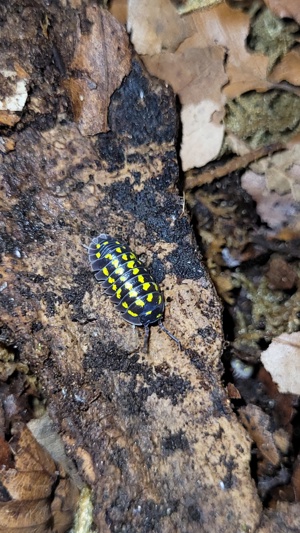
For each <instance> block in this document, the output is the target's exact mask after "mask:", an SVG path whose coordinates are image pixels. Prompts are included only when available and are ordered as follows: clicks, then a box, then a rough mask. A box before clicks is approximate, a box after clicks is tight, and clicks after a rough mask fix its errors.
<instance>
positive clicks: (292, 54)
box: [269, 46, 300, 87]
mask: <svg viewBox="0 0 300 533" xmlns="http://www.w3.org/2000/svg"><path fill="white" fill-rule="evenodd" d="M269 79H270V81H272V82H273V83H280V82H281V81H287V82H288V83H290V84H291V85H295V87H297V86H299V85H300V47H299V46H295V47H294V48H293V49H292V50H290V51H289V52H288V53H287V54H285V55H284V56H283V58H282V59H281V61H279V63H278V64H277V65H275V67H274V68H273V70H272V72H271V73H270V75H269Z"/></svg>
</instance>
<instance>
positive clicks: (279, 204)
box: [241, 170, 300, 236]
mask: <svg viewBox="0 0 300 533" xmlns="http://www.w3.org/2000/svg"><path fill="white" fill-rule="evenodd" d="M241 185H242V187H243V188H244V189H245V190H246V191H247V192H248V194H250V196H252V198H253V199H254V200H255V201H256V203H257V207H256V208H257V212H258V214H259V215H260V217H261V219H262V220H263V221H264V222H266V223H267V224H268V226H269V227H270V228H271V229H272V230H275V231H277V232H278V231H279V230H280V229H281V228H282V227H283V226H284V227H285V229H287V227H289V228H290V229H291V230H293V234H294V236H295V235H297V234H298V235H299V234H300V220H299V210H300V206H299V203H297V202H296V201H295V200H294V199H293V197H292V195H291V194H284V195H280V194H278V193H277V192H270V191H269V190H268V188H267V184H266V178H265V176H263V175H259V174H256V173H255V172H253V171H252V170H247V171H246V172H245V174H244V175H243V176H242V178H241Z"/></svg>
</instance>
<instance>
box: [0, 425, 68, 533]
mask: <svg viewBox="0 0 300 533" xmlns="http://www.w3.org/2000/svg"><path fill="white" fill-rule="evenodd" d="M10 446H11V448H12V449H13V451H14V465H13V466H12V465H11V460H9V461H8V462H7V463H6V464H2V468H1V470H0V483H1V485H2V487H3V489H2V501H1V502H0V532H2V531H3V533H8V532H12V533H13V532H14V531H19V530H22V532H23V533H35V532H36V531H37V532H39V533H51V532H52V531H53V527H54V526H53V523H52V520H54V524H55V531H56V532H57V533H64V532H65V531H67V530H68V529H69V528H70V526H71V525H72V521H73V514H74V505H75V504H76V500H77V497H78V490H77V488H76V487H74V485H73V484H72V483H71V482H70V480H68V479H64V472H63V471H62V470H58V468H57V467H56V464H55V462H54V461H53V459H52V458H51V456H50V455H49V454H48V452H47V451H46V450H45V449H44V448H42V447H41V446H40V445H39V444H38V442H37V441H36V440H35V438H34V437H33V435H32V433H31V432H30V430H29V429H28V428H27V427H26V426H24V427H21V429H20V432H18V434H17V435H16V437H15V438H14V439H13V441H12V442H11V445H10ZM57 483H58V484H57ZM56 485H57V486H56ZM54 490H55V498H54V501H53V502H52V499H53V496H52V494H53V493H54ZM3 495H4V496H5V497H4V498H3ZM55 502H58V503H56V506H55ZM66 502H69V503H70V502H71V505H69V504H68V503H67V504H66ZM63 511H65V512H63Z"/></svg>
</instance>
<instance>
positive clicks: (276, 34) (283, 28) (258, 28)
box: [248, 9, 299, 71]
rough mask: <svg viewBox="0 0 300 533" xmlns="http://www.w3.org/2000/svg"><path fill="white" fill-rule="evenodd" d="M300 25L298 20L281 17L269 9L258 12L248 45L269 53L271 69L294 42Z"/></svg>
mask: <svg viewBox="0 0 300 533" xmlns="http://www.w3.org/2000/svg"><path fill="white" fill-rule="evenodd" d="M298 31H299V26H298V24H296V22H293V21H288V22H287V20H286V19H285V20H283V19H280V18H278V17H276V16H275V15H274V14H273V13H272V12H271V11H269V9H263V10H261V11H259V12H258V14H257V15H256V17H255V19H254V22H253V23H252V27H251V30H250V34H249V39H248V45H249V47H250V48H251V49H252V50H254V51H255V52H261V53H263V54H265V55H268V56H269V58H270V61H269V71H270V70H271V69H272V68H273V66H274V65H275V63H276V62H277V61H278V59H280V58H281V57H282V56H284V55H285V54H286V53H287V52H288V51H289V50H290V49H291V48H292V46H293V45H294V44H296V38H297V36H296V33H297V32H298Z"/></svg>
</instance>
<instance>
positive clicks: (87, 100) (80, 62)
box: [65, 4, 131, 135]
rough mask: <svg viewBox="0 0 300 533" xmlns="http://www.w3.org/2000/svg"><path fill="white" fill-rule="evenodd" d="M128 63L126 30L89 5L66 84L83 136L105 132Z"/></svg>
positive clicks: (109, 15)
mask: <svg viewBox="0 0 300 533" xmlns="http://www.w3.org/2000/svg"><path fill="white" fill-rule="evenodd" d="M87 28H88V30H87ZM130 60H131V53H130V50H129V42H128V37H127V35H126V32H125V29H124V28H123V27H122V26H121V25H120V23H119V22H118V21H117V20H116V19H115V18H114V17H113V16H112V15H111V14H110V13H109V12H108V11H106V10H104V9H101V8H99V7H98V6H97V5H95V4H92V5H89V6H88V7H87V8H86V20H81V21H80V22H79V21H78V27H77V44H76V48H75V53H74V58H73V61H72V63H71V65H70V71H71V72H72V73H73V75H72V77H70V78H69V79H68V80H66V81H65V87H66V89H67V91H68V93H69V96H70V99H71V102H72V106H73V112H74V117H75V121H76V122H77V123H78V126H79V129H80V132H81V134H82V135H95V134H96V133H100V132H105V131H108V125H107V112H108V106H109V103H110V97H111V95H112V94H113V92H114V91H115V90H116V89H117V88H118V87H119V86H120V84H121V82H122V80H123V78H124V76H126V75H127V74H128V72H129V70H130Z"/></svg>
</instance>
